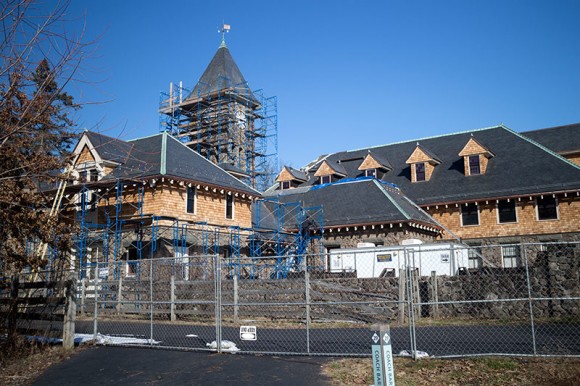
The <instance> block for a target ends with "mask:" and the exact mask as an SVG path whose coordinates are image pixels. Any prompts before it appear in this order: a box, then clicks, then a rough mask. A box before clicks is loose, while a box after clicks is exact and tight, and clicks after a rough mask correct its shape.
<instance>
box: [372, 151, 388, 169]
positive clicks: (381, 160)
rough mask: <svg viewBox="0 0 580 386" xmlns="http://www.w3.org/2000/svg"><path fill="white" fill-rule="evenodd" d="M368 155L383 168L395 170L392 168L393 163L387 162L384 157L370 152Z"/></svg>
mask: <svg viewBox="0 0 580 386" xmlns="http://www.w3.org/2000/svg"><path fill="white" fill-rule="evenodd" d="M368 154H369V155H370V156H371V157H373V159H374V160H375V161H377V162H378V163H379V164H381V166H382V167H383V169H388V170H391V169H393V167H392V166H391V163H390V162H389V160H387V159H386V158H384V157H381V156H380V155H378V154H375V153H373V152H372V151H370V150H369V152H368Z"/></svg>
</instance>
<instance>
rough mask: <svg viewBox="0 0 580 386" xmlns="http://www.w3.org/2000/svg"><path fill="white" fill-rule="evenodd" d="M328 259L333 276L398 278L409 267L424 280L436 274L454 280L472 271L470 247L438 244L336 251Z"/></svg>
mask: <svg viewBox="0 0 580 386" xmlns="http://www.w3.org/2000/svg"><path fill="white" fill-rule="evenodd" d="M328 259H329V262H328V263H329V264H328V267H329V268H330V272H331V273H339V272H356V277H357V278H371V277H390V276H393V277H398V276H399V271H400V270H401V269H406V268H407V265H408V266H409V267H411V268H413V269H417V270H418V272H419V274H420V275H421V276H429V275H431V272H433V271H435V272H436V274H437V275H448V276H454V275H458V274H459V273H460V271H463V270H464V269H466V268H467V267H468V247H466V246H465V245H462V244H453V243H448V244H438V243H437V244H410V245H397V246H392V247H374V248H350V249H334V250H332V251H331V252H330V254H329V256H328ZM460 268H463V269H461V270H460Z"/></svg>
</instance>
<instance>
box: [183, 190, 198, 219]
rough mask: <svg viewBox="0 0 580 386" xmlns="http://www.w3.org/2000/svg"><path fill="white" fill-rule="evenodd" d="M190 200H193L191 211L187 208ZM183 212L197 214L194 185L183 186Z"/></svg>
mask: <svg viewBox="0 0 580 386" xmlns="http://www.w3.org/2000/svg"><path fill="white" fill-rule="evenodd" d="M191 192H193V194H191ZM190 196H193V197H190ZM190 201H193V203H192V209H191V211H190V208H189V204H190ZM185 213H187V214H197V188H196V187H195V186H187V187H186V188H185Z"/></svg>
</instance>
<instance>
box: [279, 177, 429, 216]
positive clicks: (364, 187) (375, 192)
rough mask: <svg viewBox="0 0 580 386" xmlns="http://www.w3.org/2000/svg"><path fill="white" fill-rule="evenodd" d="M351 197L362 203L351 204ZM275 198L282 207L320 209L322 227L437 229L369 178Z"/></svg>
mask: <svg viewBox="0 0 580 386" xmlns="http://www.w3.org/2000/svg"><path fill="white" fill-rule="evenodd" d="M352 197H364V199H361V200H353V199H352ZM277 198H278V199H279V200H280V202H281V203H292V202H301V204H302V206H303V207H305V208H306V207H316V206H322V207H323V210H324V226H325V227H336V226H355V225H366V224H385V223H400V222H418V223H422V224H425V225H430V226H433V227H439V226H438V225H437V224H436V223H435V221H434V220H433V219H432V218H431V217H430V216H429V215H427V214H426V213H425V212H423V211H422V210H421V209H420V208H418V207H417V206H416V205H414V204H413V203H412V202H411V201H410V200H409V199H408V198H407V197H405V195H404V194H403V193H402V192H401V191H400V190H399V189H397V188H395V187H393V186H392V185H391V184H388V183H385V182H380V181H378V180H376V179H373V178H369V177H362V178H358V179H354V180H347V181H343V182H340V183H335V184H326V185H322V186H311V187H310V189H308V190H307V191H301V192H300V191H296V190H294V189H288V190H284V191H283V192H282V193H281V194H279V195H278V196H277Z"/></svg>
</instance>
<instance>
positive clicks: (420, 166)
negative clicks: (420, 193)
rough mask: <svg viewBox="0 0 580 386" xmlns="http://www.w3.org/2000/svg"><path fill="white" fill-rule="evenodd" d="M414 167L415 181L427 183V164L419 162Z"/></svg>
mask: <svg viewBox="0 0 580 386" xmlns="http://www.w3.org/2000/svg"><path fill="white" fill-rule="evenodd" d="M414 166H415V180H416V181H417V182H421V181H425V162H418V163H416V164H415V165H414Z"/></svg>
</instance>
